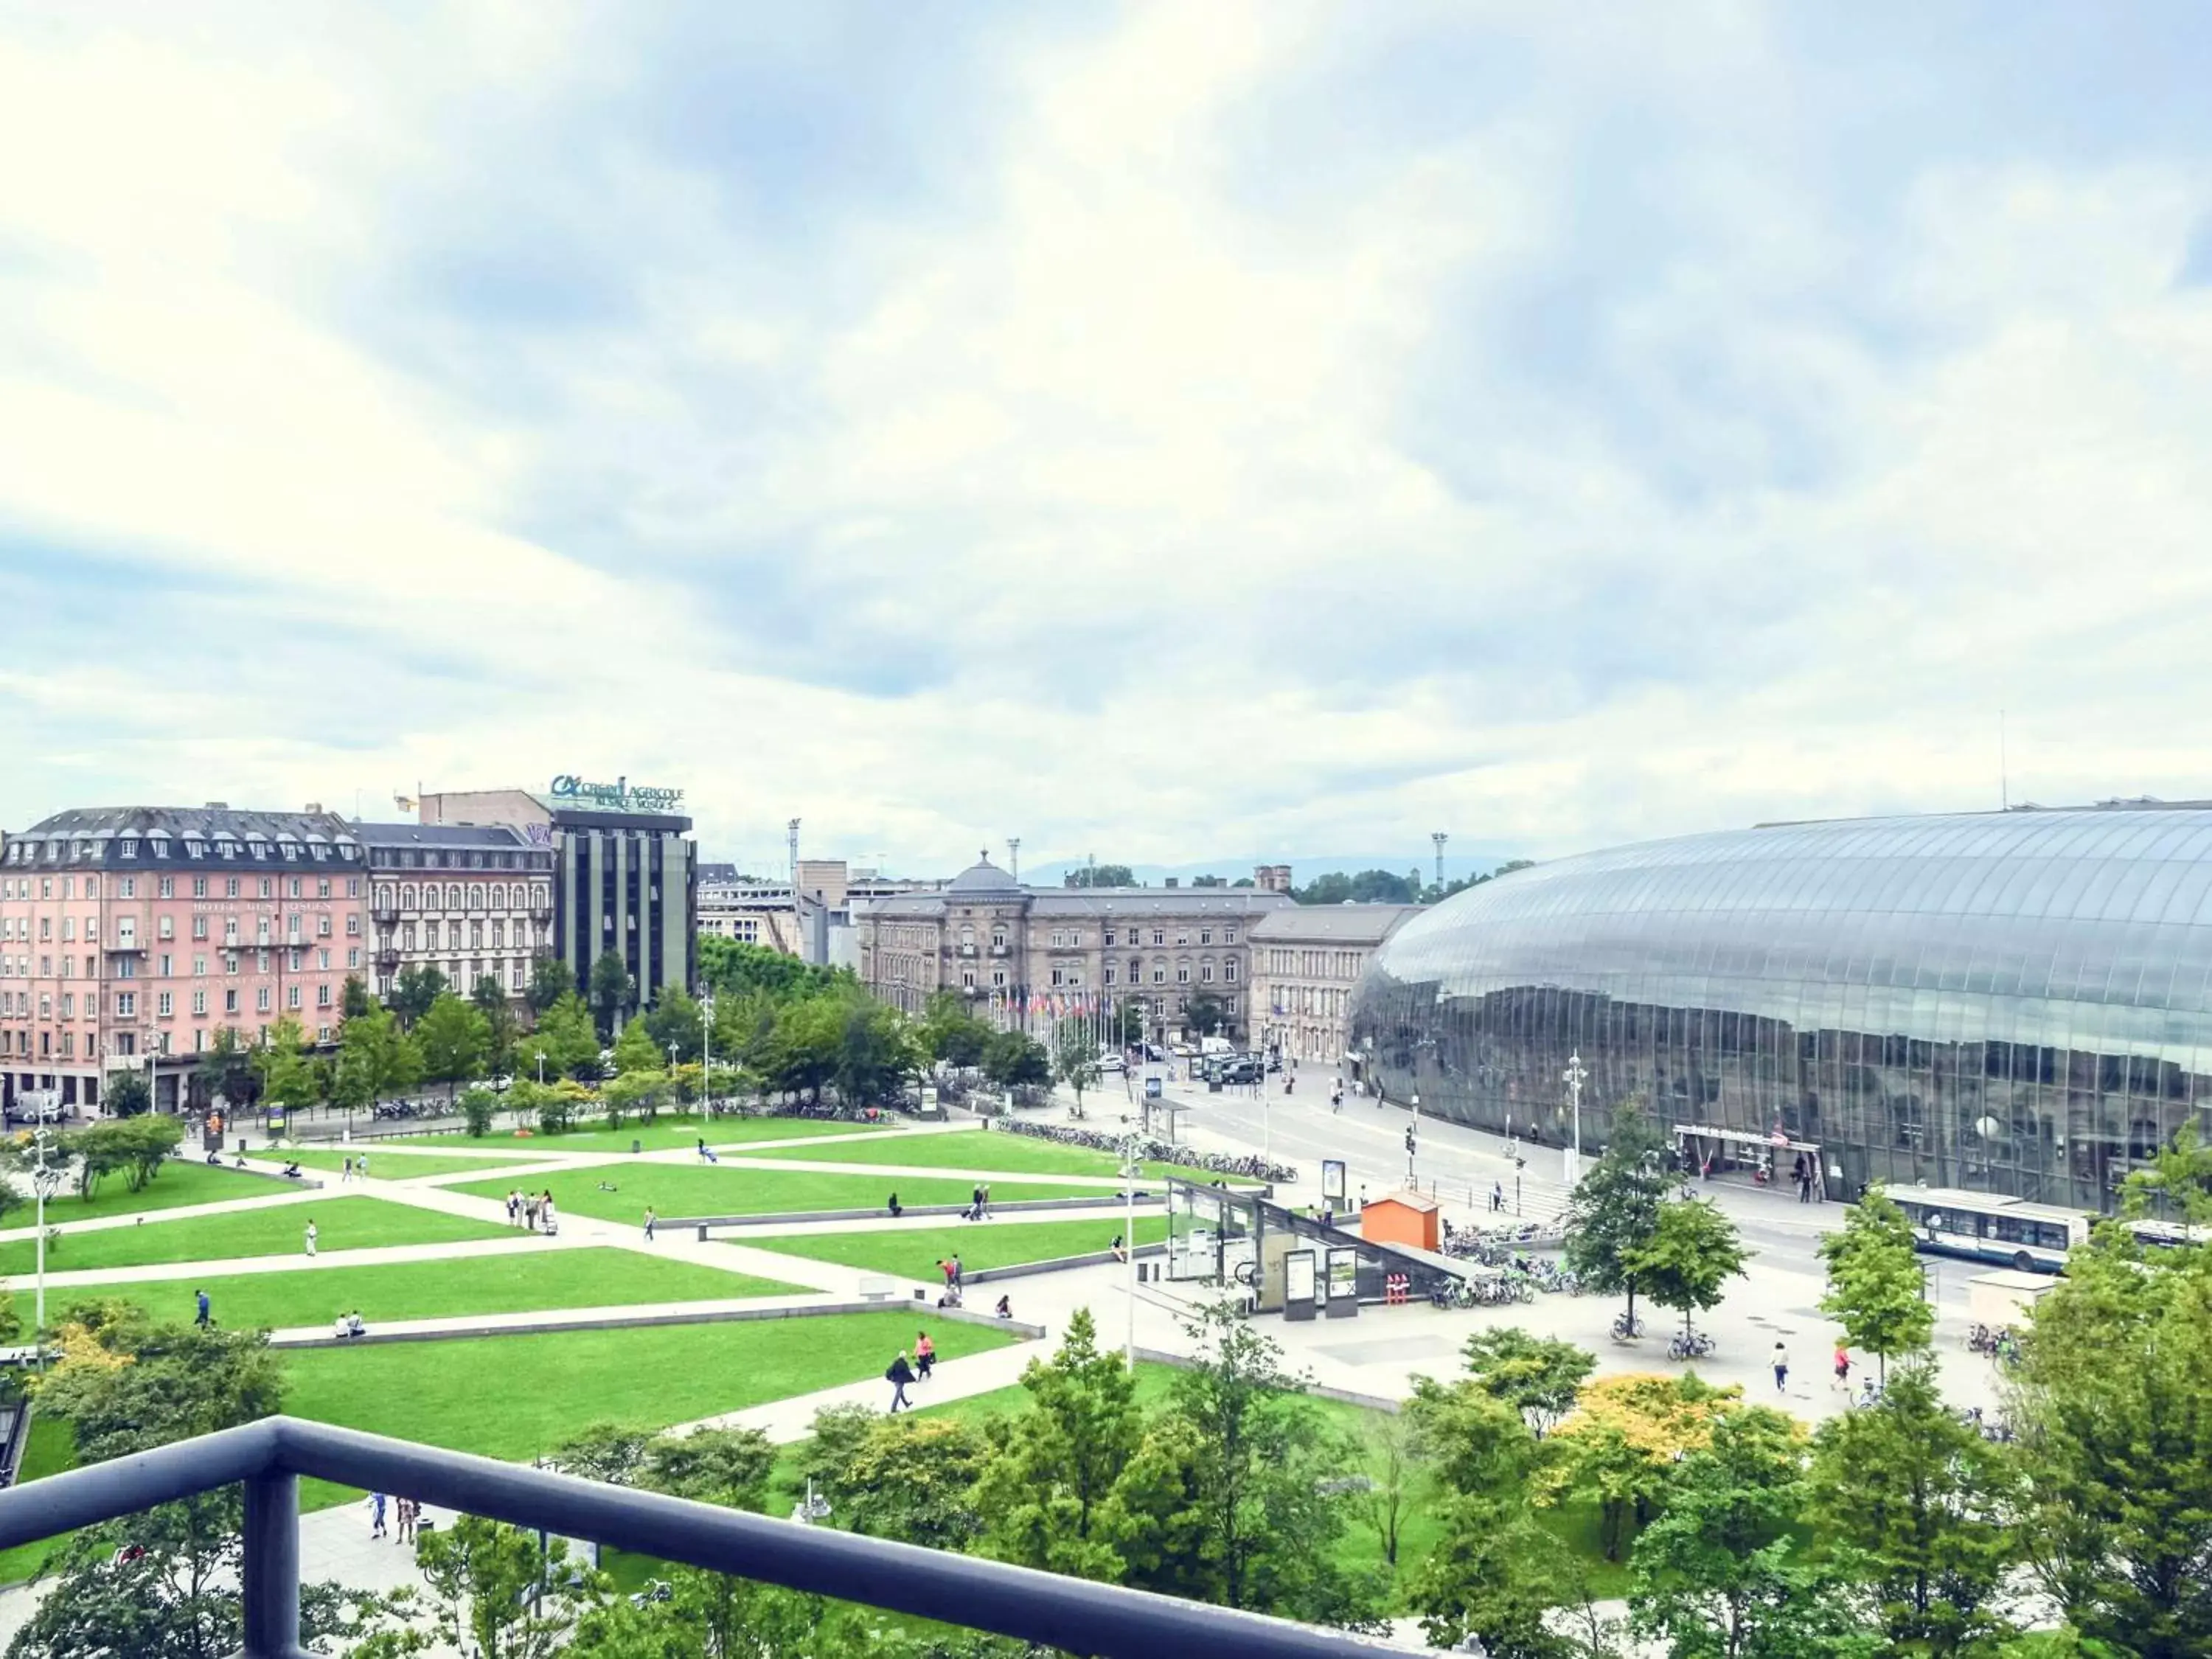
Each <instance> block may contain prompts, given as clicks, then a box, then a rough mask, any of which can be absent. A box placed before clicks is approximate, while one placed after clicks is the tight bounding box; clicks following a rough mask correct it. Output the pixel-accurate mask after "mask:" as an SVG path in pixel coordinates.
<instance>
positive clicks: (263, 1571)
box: [0, 1417, 1373, 1659]
mask: <svg viewBox="0 0 2212 1659" xmlns="http://www.w3.org/2000/svg"><path fill="white" fill-rule="evenodd" d="M302 1475H309V1476H313V1477H315V1478H316V1479H319V1480H334V1481H337V1482H338V1483H339V1484H341V1485H343V1486H357V1487H362V1488H365V1489H367V1490H368V1491H371V1492H390V1493H392V1494H394V1495H396V1496H401V1497H406V1498H416V1499H419V1500H421V1501H422V1502H423V1503H426V1504H436V1505H438V1506H440V1507H441V1508H445V1509H451V1510H459V1511H461V1512H462V1513H464V1514H467V1515H479V1516H488V1517H489V1518H490V1519H492V1520H495V1521H505V1522H510V1523H511V1524H513V1525H515V1526H518V1527H528V1528H534V1529H537V1530H539V1531H544V1532H548V1533H552V1534H556V1535H559V1536H562V1537H567V1538H580V1539H585V1540H588V1541H591V1542H593V1543H598V1544H611V1545H616V1546H618V1547H621V1548H623V1549H626V1550H632V1551H636V1552H639V1553H644V1554H648V1555H657V1556H659V1557H660V1558H662V1559H665V1560H669V1561H679V1562H682V1563H684V1564H685V1565H689V1566H694V1567H702V1568H704V1569H706V1570H707V1571H710V1572H725V1573H729V1574H732V1576H734V1577H740V1578H750V1579H753V1580H755V1581H757V1582H758V1583H767V1584H780V1585H782V1586H783V1587H785V1588H786V1589H795V1590H802V1591H805V1592H807V1593H809V1594H811V1595H826V1596H831V1597H835V1598H836V1599H838V1600H841V1601H859V1602H862V1603H864V1604H866V1606H869V1607H883V1608H886V1609H888V1610H889V1611H890V1612H893V1613H908V1614H911V1615H913V1616H914V1617H916V1618H921V1619H934V1620H940V1621H942V1622H944V1623H945V1624H949V1625H957V1626H962V1627H963V1628H965V1629H969V1630H980V1631H988V1632H991V1633H993V1634H994V1635H998V1636H1011V1637H1014V1638H1018V1639H1019V1640H1023V1641H1028V1642H1036V1643H1042V1644H1044V1645H1046V1646H1048V1647H1054V1648H1062V1649H1066V1650H1068V1651H1070V1652H1073V1653H1084V1654H1097V1655H1102V1656H1107V1659H1120V1656H1124V1655H1126V1656H1130V1659H1136V1656H1143V1659H1157V1656H1158V1655H1160V1654H1163V1653H1204V1654H1206V1655H1207V1656H1208V1659H1355V1656H1359V1655H1363V1654H1371V1653H1372V1652H1373V1650H1372V1649H1371V1648H1369V1647H1367V1646H1366V1645H1364V1644H1361V1643H1358V1642H1355V1641H1353V1640H1352V1639H1351V1638H1348V1637H1344V1636H1339V1635H1336V1634H1334V1633H1333V1632H1328V1631H1322V1630H1316V1629H1313V1628H1310V1626H1304V1625H1293V1624H1290V1623H1287V1622H1285V1621H1284V1620H1279V1619H1267V1618H1262V1617H1261V1616H1259V1615H1258V1614H1256V1613H1232V1612H1230V1611H1228V1610H1227V1609H1225V1608H1222V1607H1207V1606H1206V1605H1204V1604H1202V1603H1200V1602H1195V1601H1175V1600H1172V1599H1170V1597H1167V1596H1164V1595H1150V1594H1147V1593H1146V1592H1145V1591H1142V1590H1133V1589H1121V1588H1120V1587H1119V1586H1118V1585H1111V1584H1095V1583H1090V1582H1089V1581H1088V1580H1085V1579H1081V1578H1063V1577H1059V1576H1058V1575H1057V1574H1054V1573H1048V1572H1036V1571H1031V1570H1030V1569H1029V1568H1027V1567H1013V1566H1007V1565H1005V1564H1003V1563H1001V1562H996V1561H985V1560H979V1559H976V1558H975V1557H972V1556H966V1555H952V1554H947V1553H941V1552H939V1551H936V1550H927V1549H921V1548H918V1547H915V1546H914V1545H911V1544H894V1543H889V1542H886V1541H884V1540H882V1539H877V1538H862V1537H860V1536H857V1535H856V1534H852V1533H845V1532H837V1531H834V1530H830V1529H828V1528H817V1527H810V1526H805V1525H802V1524H800V1523H798V1522H790V1521H771V1520H769V1518H768V1517H767V1516H759V1515H749V1514H745V1513H744V1512H742V1511H740V1510H725V1509H718V1508H716V1507H715V1506H714V1505H713V1504H695V1503H691V1502H689V1501H687V1500H685V1499H683V1498H663V1497H660V1496H659V1495H658V1494H656V1493H653V1492H633V1491H629V1490H628V1489H626V1488H624V1487H621V1486H599V1485H598V1484H596V1483H594V1482H592V1481H589V1480H575V1479H574V1478H572V1477H570V1476H568V1475H563V1474H548V1473H546V1472H544V1470H541V1469H533V1468H524V1467H521V1466H520V1465H517V1464H513V1463H501V1462H495V1460H493V1459H491V1458H488V1457H471V1456H469V1455H466V1454H465V1453H461V1452H450V1451H440V1450H437V1449H435V1448H433V1447H429V1446H418V1445H416V1444H414V1443H411V1442H409V1441H404V1440H392V1439H387V1438H386V1437H384V1436H382V1435H374V1434H362V1433H361V1432H359V1431H356V1430H353V1429H339V1428H332V1427H331V1426H330V1425H327V1424H322V1423H307V1422H302V1421H301V1420H300V1419H297V1418H290V1417H271V1418H264V1419H263V1420H262V1421H260V1422H258V1423H249V1424H247V1425H246V1426H245V1427H243V1428H236V1429H225V1430H223V1431H222V1432H221V1433H219V1434H210V1435H204V1436H202V1437H200V1438H198V1439H196V1440H183V1441H179V1442H178V1443H175V1444H173V1445H168V1446H163V1447H161V1448H159V1449H156V1450H154V1451H150V1452H145V1453H143V1454H140V1455H135V1456H131V1457H123V1458H118V1459H116V1460H115V1461H114V1462H112V1463H95V1464H94V1465H93V1466H92V1467H91V1468H82V1469H72V1470H70V1471H69V1472H68V1473H66V1474H53V1475H48V1476H46V1478H45V1479H44V1480H33V1481H31V1482H30V1483H28V1484H27V1485H25V1486H16V1487H14V1488H12V1489H10V1490H9V1491H6V1492H0V1549H12V1548H13V1547H15V1546H16V1545H18V1544H27V1543H31V1542H33V1541H36V1540H39V1539H41V1538H51V1537H53V1536H55V1535H56V1534H59V1533H64V1532H68V1531H70V1530H72V1529H73V1528H78V1527H88V1526H93V1525H96V1524H97V1523H98V1522H102V1521H112V1520H114V1519H116V1518H117V1517H118V1516H125V1515H133V1514H136V1513H137V1512H138V1511H139V1510H146V1509H150V1508H152V1507H153V1506H154V1505H155V1504H169V1503H174V1502H176V1501H177V1500H178V1499H179V1498H189V1497H191V1495H192V1494H193V1493H195V1492H208V1491H211V1490H212V1489H214V1488H216V1487H217V1486H228V1485H230V1484H231V1483H232V1482H233V1481H242V1482H244V1483H245V1486H246V1528H245V1534H244V1543H245V1564H244V1569H243V1571H242V1574H241V1580H242V1582H241V1583H240V1601H241V1605H242V1607H243V1611H244V1615H245V1626H246V1645H245V1647H244V1648H243V1649H242V1650H240V1659H305V1656H306V1650H305V1649H303V1648H302V1647H301V1645H300V1477H301V1476H302Z"/></svg>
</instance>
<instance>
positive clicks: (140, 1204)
mask: <svg viewBox="0 0 2212 1659" xmlns="http://www.w3.org/2000/svg"><path fill="white" fill-rule="evenodd" d="M291 1190H292V1188H291V1186H290V1183H289V1182H280V1181H276V1180H272V1179H270V1177H269V1176H259V1175H246V1174H243V1173H241V1172H240V1171H239V1170H225V1169H220V1168H211V1167H210V1166H209V1165H208V1164H201V1163H197V1162H188V1161H186V1160H185V1159H184V1158H171V1159H169V1160H168V1161H167V1163H165V1164H162V1165H161V1174H159V1175H157V1176H155V1177H154V1179H153V1180H152V1181H151V1182H149V1183H148V1185H147V1187H146V1189H145V1190H144V1191H143V1192H137V1193H134V1192H132V1191H131V1189H130V1188H128V1187H126V1186H125V1185H124V1184H123V1177H122V1176H121V1175H120V1174H117V1175H111V1176H105V1177H103V1178H102V1179H101V1181H100V1186H99V1188H98V1189H97V1190H95V1191H94V1194H93V1195H92V1201H91V1202H90V1203H87V1202H86V1201H85V1200H82V1199H81V1198H79V1197H78V1196H77V1195H76V1190H75V1189H74V1188H70V1187H64V1188H62V1190H61V1191H60V1192H59V1193H58V1194H55V1195H54V1196H53V1197H52V1198H50V1199H48V1200H46V1225H48V1226H49V1227H66V1226H67V1225H69V1224H70V1222H72V1221H91V1220H94V1219H96V1218H100V1217H101V1216H111V1215H138V1214H142V1213H145V1212H151V1211H154V1210H173V1209H177V1208H179V1207H181V1206H184V1205H186V1204H227V1203H228V1202H230V1201H231V1200H233V1199H240V1198H269V1197H272V1196H273V1195H275V1194H277V1193H283V1192H289V1191H291ZM16 1213H17V1214H20V1215H21V1217H22V1219H21V1220H20V1221H18V1220H16V1219H15V1218H14V1217H13V1216H11V1217H10V1218H9V1225H11V1226H17V1227H27V1226H29V1225H32V1216H31V1206H29V1205H27V1204H26V1205H25V1206H23V1207H22V1209H21V1210H20V1211H18V1212H16Z"/></svg>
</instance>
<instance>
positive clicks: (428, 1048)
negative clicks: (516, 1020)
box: [413, 991, 491, 1100]
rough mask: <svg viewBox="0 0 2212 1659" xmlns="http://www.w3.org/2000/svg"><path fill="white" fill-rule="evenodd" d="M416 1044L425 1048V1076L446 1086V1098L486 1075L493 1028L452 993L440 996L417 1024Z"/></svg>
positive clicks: (450, 1097) (481, 1015)
mask: <svg viewBox="0 0 2212 1659" xmlns="http://www.w3.org/2000/svg"><path fill="white" fill-rule="evenodd" d="M413 1035H414V1037H415V1040H416V1042H419V1043H420V1044H421V1045H422V1075H423V1076H424V1077H425V1078H427V1079H429V1081H431V1082H433V1083H442V1084H444V1085H446V1097H447V1099H448V1100H451V1099H452V1098H453V1091H455V1090H456V1089H458V1088H459V1086H460V1085H462V1084H464V1083H469V1082H473V1081H474V1080H475V1079H477V1078H480V1077H482V1076H483V1074H484V1060H485V1057H486V1055H487V1054H488V1053H489V1050H490V1048H491V1027H490V1025H489V1023H487V1022H486V1020H485V1019H484V1017H483V1014H482V1013H481V1012H478V1011H477V1010H476V1009H474V1008H472V1007H471V1006H469V1005H468V1004H467V1003H465V1002H464V1001H462V1000H460V999H459V997H457V996H455V995H454V994H453V993H452V992H450V991H447V992H443V993H441V994H440V995H439V997H438V1000H436V1001H435V1002H434V1003H432V1004H431V1005H430V1007H429V1011H428V1012H427V1013H425V1014H424V1015H423V1016H422V1018H421V1019H420V1020H418V1021H416V1025H415V1030H414V1033H413Z"/></svg>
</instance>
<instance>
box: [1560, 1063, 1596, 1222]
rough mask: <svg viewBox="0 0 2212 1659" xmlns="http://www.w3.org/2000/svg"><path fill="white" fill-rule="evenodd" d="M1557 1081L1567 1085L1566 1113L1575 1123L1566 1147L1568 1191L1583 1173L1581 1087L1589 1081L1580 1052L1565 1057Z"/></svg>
mask: <svg viewBox="0 0 2212 1659" xmlns="http://www.w3.org/2000/svg"><path fill="white" fill-rule="evenodd" d="M1559 1081H1560V1082H1562V1083H1564V1084H1565V1085H1567V1101H1568V1105H1567V1111H1568V1114H1569V1115H1571V1117H1572V1118H1573V1119H1574V1121H1575V1129H1574V1134H1573V1136H1572V1137H1571V1139H1569V1141H1568V1143H1567V1147H1566V1153H1565V1157H1566V1181H1567V1186H1568V1188H1569V1190H1572V1189H1573V1187H1574V1185H1575V1183H1576V1182H1577V1181H1580V1180H1581V1179H1582V1173H1583V1084H1585V1083H1587V1082H1589V1072H1588V1071H1587V1070H1585V1069H1584V1068H1583V1057H1582V1052H1581V1050H1579V1049H1577V1050H1576V1052H1574V1053H1573V1054H1569V1055H1568V1056H1567V1069H1566V1070H1565V1071H1564V1072H1562V1073H1559Z"/></svg>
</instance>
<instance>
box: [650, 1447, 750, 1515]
mask: <svg viewBox="0 0 2212 1659" xmlns="http://www.w3.org/2000/svg"><path fill="white" fill-rule="evenodd" d="M774 1473H775V1446H774V1445H773V1444H772V1443H770V1442H769V1437H767V1436H766V1435H765V1434H763V1433H762V1432H761V1431H759V1430H758V1429H694V1430H693V1431H691V1432H690V1433H689V1434H664V1435H660V1436H659V1437H656V1438H655V1439H653V1440H652V1441H651V1442H649V1443H647V1446H646V1448H645V1455H644V1459H643V1462H642V1464H641V1467H640V1468H639V1470H638V1472H637V1484H638V1485H639V1486H643V1487H644V1488H646V1489H647V1491H648V1492H666V1493H667V1494H668V1495H669V1496H670V1497H671V1498H694V1499H696V1500H697V1501H698V1502H700V1503H702V1504H720V1505H721V1506H722V1507H723V1508H724V1509H726V1510H754V1511H756V1512H757V1511H758V1510H762V1509H763V1508H765V1507H766V1505H767V1502H768V1484H769V1476H770V1475H771V1474H774Z"/></svg>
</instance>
